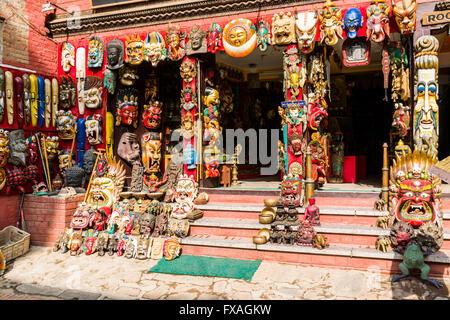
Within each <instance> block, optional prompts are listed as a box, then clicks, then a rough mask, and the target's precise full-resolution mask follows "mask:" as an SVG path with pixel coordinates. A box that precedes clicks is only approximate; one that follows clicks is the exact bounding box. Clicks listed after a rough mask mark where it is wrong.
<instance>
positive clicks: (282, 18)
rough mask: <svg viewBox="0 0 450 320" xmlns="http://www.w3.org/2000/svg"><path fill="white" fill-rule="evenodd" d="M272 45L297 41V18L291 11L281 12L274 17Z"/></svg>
mask: <svg viewBox="0 0 450 320" xmlns="http://www.w3.org/2000/svg"><path fill="white" fill-rule="evenodd" d="M271 40H272V45H286V44H291V43H295V42H296V39H295V18H294V17H293V16H292V14H291V13H290V12H287V13H284V12H280V13H279V14H275V15H274V16H273V17H272V39H271Z"/></svg>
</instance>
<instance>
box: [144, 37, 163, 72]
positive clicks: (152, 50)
mask: <svg viewBox="0 0 450 320" xmlns="http://www.w3.org/2000/svg"><path fill="white" fill-rule="evenodd" d="M144 57H145V61H148V62H151V63H152V66H154V67H156V66H157V65H158V63H159V62H160V61H163V60H165V59H166V57H167V50H166V42H165V41H164V37H163V36H162V35H161V34H160V33H159V32H156V31H153V32H152V33H147V37H146V38H145V44H144Z"/></svg>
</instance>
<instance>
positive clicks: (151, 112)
mask: <svg viewBox="0 0 450 320" xmlns="http://www.w3.org/2000/svg"><path fill="white" fill-rule="evenodd" d="M161 114H162V102H160V101H155V100H151V101H150V102H149V103H148V104H145V105H144V112H143V113H142V123H143V124H144V126H145V127H146V128H147V129H152V130H154V129H158V128H159V127H160V125H161Z"/></svg>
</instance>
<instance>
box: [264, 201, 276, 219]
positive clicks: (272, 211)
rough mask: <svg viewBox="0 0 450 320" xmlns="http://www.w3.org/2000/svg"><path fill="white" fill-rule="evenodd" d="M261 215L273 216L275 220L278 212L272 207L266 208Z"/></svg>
mask: <svg viewBox="0 0 450 320" xmlns="http://www.w3.org/2000/svg"><path fill="white" fill-rule="evenodd" d="M275 205H276V204H275ZM261 215H263V216H273V217H274V218H275V216H276V211H275V209H274V208H272V207H265V208H264V209H262V211H261Z"/></svg>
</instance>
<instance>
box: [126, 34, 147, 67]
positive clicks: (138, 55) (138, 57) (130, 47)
mask: <svg viewBox="0 0 450 320" xmlns="http://www.w3.org/2000/svg"><path fill="white" fill-rule="evenodd" d="M125 46H126V52H127V58H126V59H125V62H126V63H129V64H130V65H132V66H137V65H139V64H141V63H142V61H144V41H142V40H141V37H140V36H135V35H132V36H131V37H127V38H126V41H125Z"/></svg>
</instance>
